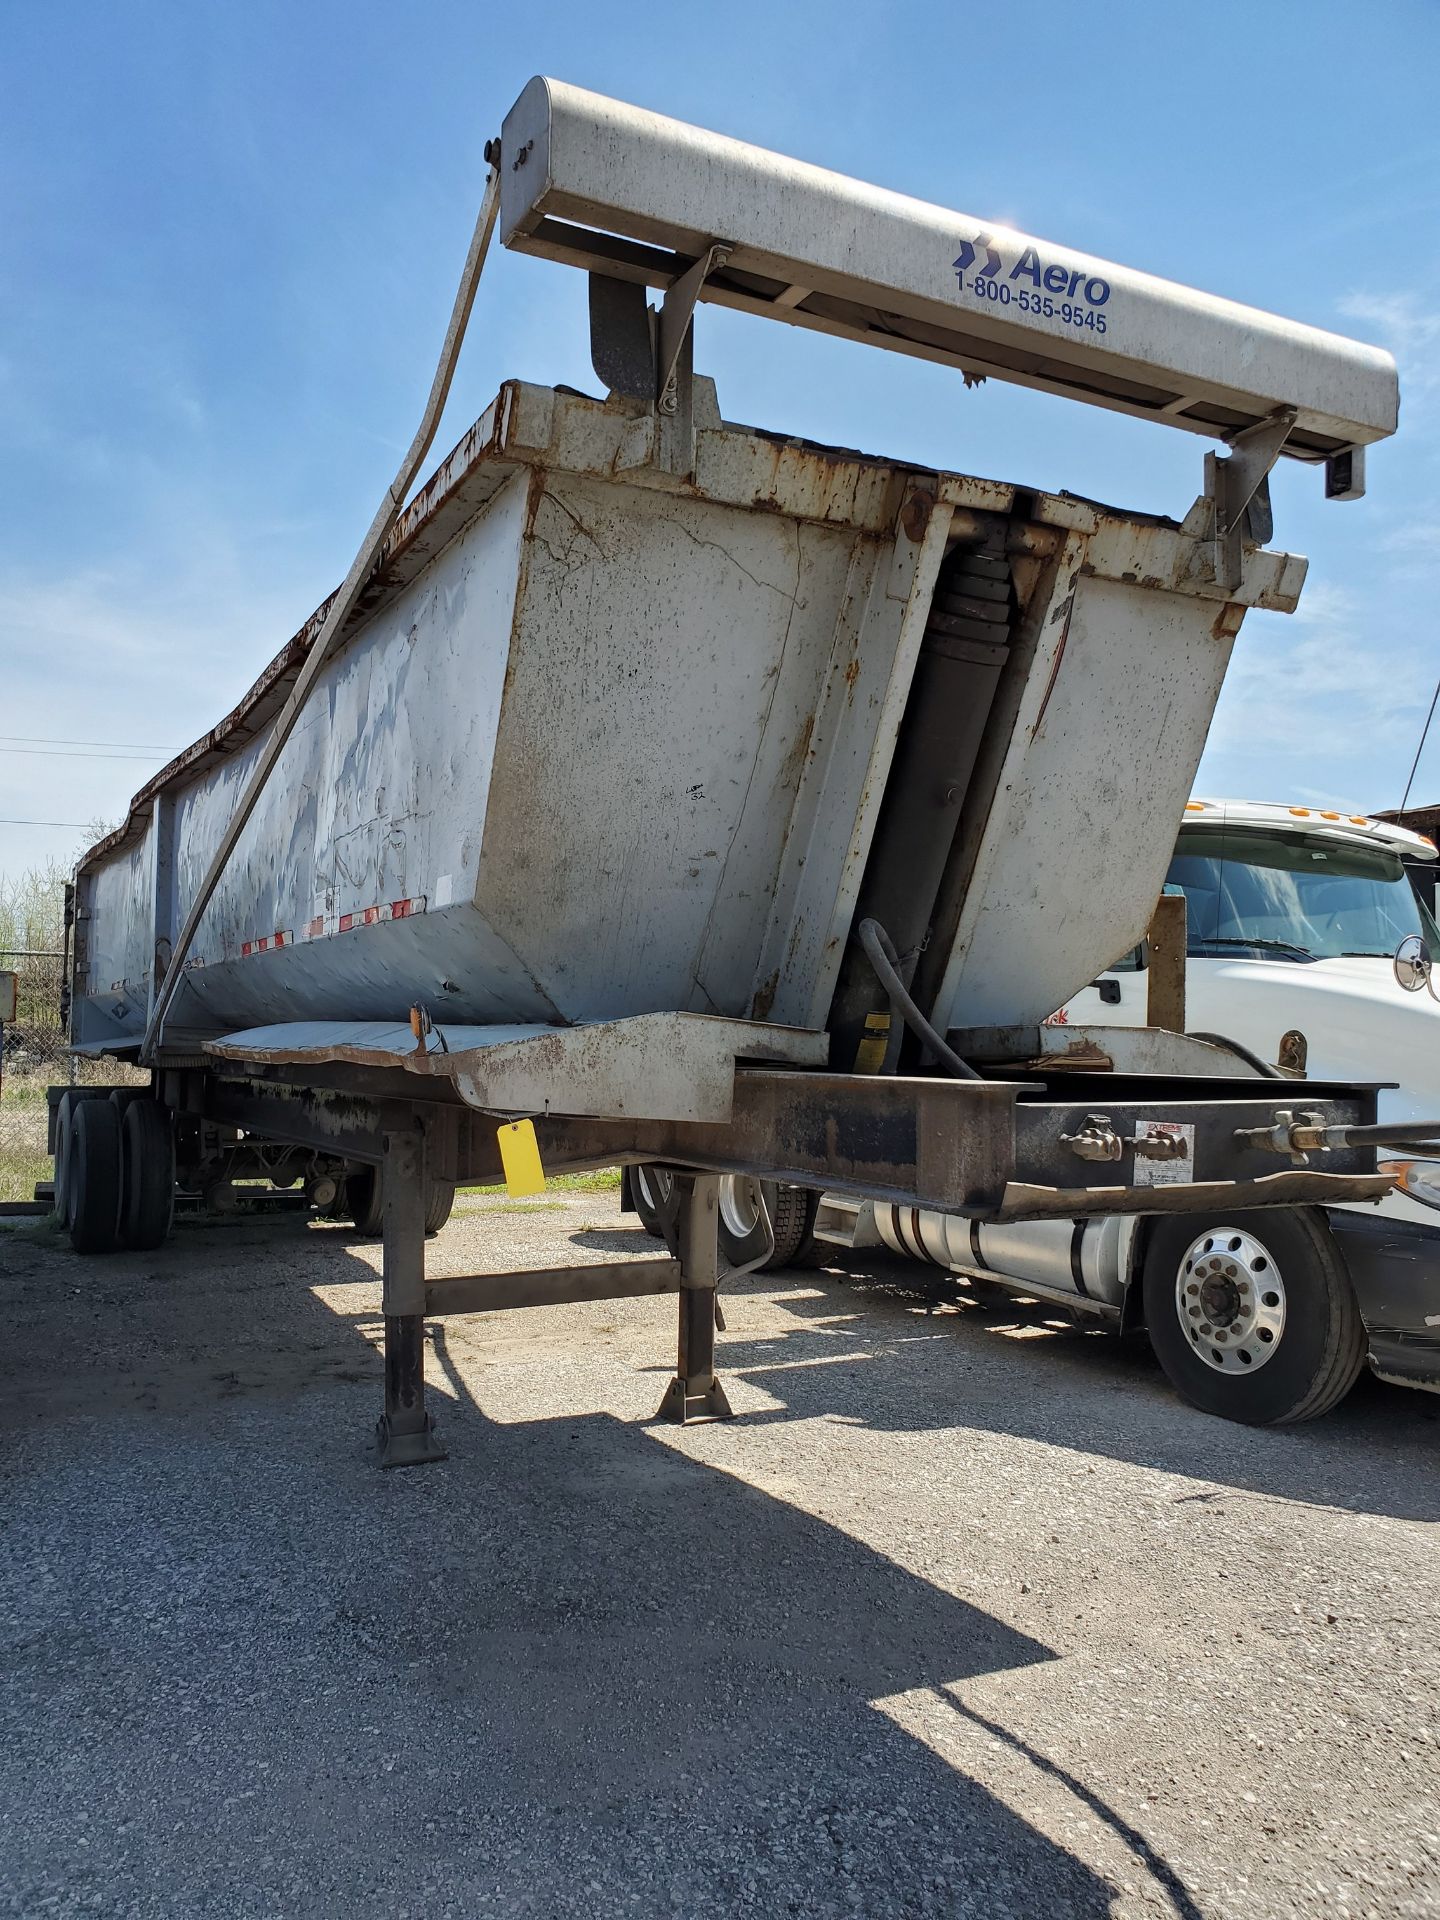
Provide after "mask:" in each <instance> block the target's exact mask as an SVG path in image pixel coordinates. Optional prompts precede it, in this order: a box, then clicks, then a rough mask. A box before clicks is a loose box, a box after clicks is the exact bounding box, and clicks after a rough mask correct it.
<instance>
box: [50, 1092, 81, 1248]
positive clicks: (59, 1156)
mask: <svg viewBox="0 0 1440 1920" xmlns="http://www.w3.org/2000/svg"><path fill="white" fill-rule="evenodd" d="M79 1104H80V1103H79V1102H78V1101H76V1100H72V1099H71V1097H70V1095H69V1094H68V1093H62V1094H61V1096H60V1099H59V1102H58V1104H57V1105H56V1108H55V1195H54V1199H53V1201H52V1202H51V1204H52V1206H53V1207H54V1209H55V1218H56V1219H57V1220H58V1221H59V1222H60V1225H61V1226H62V1227H65V1228H67V1229H68V1228H69V1225H70V1196H71V1194H72V1193H73V1192H74V1190H75V1109H76V1107H77V1106H78V1105H79Z"/></svg>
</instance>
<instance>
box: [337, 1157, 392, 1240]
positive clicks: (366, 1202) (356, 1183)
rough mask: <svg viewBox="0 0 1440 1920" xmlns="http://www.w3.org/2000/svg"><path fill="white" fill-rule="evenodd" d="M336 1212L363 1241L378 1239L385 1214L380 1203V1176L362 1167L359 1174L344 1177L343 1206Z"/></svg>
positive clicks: (373, 1170)
mask: <svg viewBox="0 0 1440 1920" xmlns="http://www.w3.org/2000/svg"><path fill="white" fill-rule="evenodd" d="M338 1211H339V1213H340V1214H341V1215H342V1217H343V1218H345V1219H348V1220H349V1221H350V1222H351V1224H352V1225H353V1226H354V1228H355V1231H356V1232H357V1233H358V1234H362V1235H363V1236H364V1238H365V1239H367V1240H376V1239H378V1238H379V1237H380V1235H381V1234H382V1233H383V1232H384V1230H385V1212H384V1208H383V1207H382V1206H381V1203H380V1175H379V1173H378V1171H377V1170H376V1169H375V1168H374V1167H362V1168H361V1169H360V1171H359V1173H351V1174H347V1175H346V1177H345V1188H344V1199H343V1205H342V1206H341V1207H340V1208H339V1209H338Z"/></svg>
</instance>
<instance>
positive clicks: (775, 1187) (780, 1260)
mask: <svg viewBox="0 0 1440 1920" xmlns="http://www.w3.org/2000/svg"><path fill="white" fill-rule="evenodd" d="M757 1188H763V1191H764V1195H765V1201H766V1204H767V1206H768V1207H769V1210H770V1223H771V1225H772V1226H773V1228H774V1230H775V1247H774V1251H773V1252H772V1253H770V1254H768V1255H767V1256H766V1258H765V1259H764V1260H761V1261H760V1264H759V1266H758V1267H757V1268H756V1269H755V1270H756V1271H757V1272H759V1273H767V1272H769V1271H770V1269H771V1268H773V1267H788V1266H790V1265H791V1264H792V1263H793V1262H794V1261H795V1260H796V1259H797V1258H798V1257H800V1256H801V1255H802V1254H803V1253H805V1252H806V1251H808V1248H809V1243H810V1228H811V1226H812V1224H813V1222H814V1219H815V1212H814V1205H813V1200H812V1195H811V1194H810V1193H809V1192H808V1191H807V1190H806V1189H805V1188H804V1187H782V1186H780V1185H779V1184H778V1183H777V1182H776V1181H774V1180H765V1181H760V1180H757V1179H756V1178H755V1177H754V1175H752V1174H743V1173H727V1174H725V1175H724V1176H723V1178H722V1179H721V1181H720V1252H721V1255H722V1256H723V1258H724V1259H726V1260H727V1261H728V1262H729V1263H730V1265H731V1266H732V1267H748V1266H749V1265H750V1263H751V1261H752V1260H757V1259H759V1256H760V1251H761V1249H762V1248H763V1247H764V1245H765V1239H766V1235H765V1222H764V1220H763V1219H762V1217H761V1214H760V1198H759V1194H758V1193H757V1191H756V1189H757Z"/></svg>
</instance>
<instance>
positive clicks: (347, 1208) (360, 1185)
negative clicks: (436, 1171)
mask: <svg viewBox="0 0 1440 1920" xmlns="http://www.w3.org/2000/svg"><path fill="white" fill-rule="evenodd" d="M454 1205H455V1186H454V1183H453V1181H450V1180H431V1181H430V1182H428V1184H427V1186H426V1191H425V1232H426V1235H427V1236H433V1235H434V1234H437V1233H439V1231H440V1229H441V1228H442V1227H443V1226H444V1224H445V1222H446V1221H447V1220H448V1219H449V1218H450V1212H451V1209H452V1208H453V1207H454ZM334 1212H335V1215H336V1217H338V1218H339V1219H342V1220H349V1221H351V1222H352V1223H353V1225H354V1228H355V1231H356V1233H358V1234H360V1235H361V1236H362V1237H363V1238H365V1239H366V1240H379V1239H380V1238H381V1237H382V1236H383V1234H384V1232H385V1203H384V1201H383V1200H382V1199H381V1197H380V1170H379V1168H378V1167H364V1168H362V1169H361V1171H360V1172H359V1173H351V1174H347V1175H346V1178H345V1185H344V1187H343V1189H342V1191H341V1197H340V1200H339V1202H338V1204H337V1205H336V1207H335V1209H334Z"/></svg>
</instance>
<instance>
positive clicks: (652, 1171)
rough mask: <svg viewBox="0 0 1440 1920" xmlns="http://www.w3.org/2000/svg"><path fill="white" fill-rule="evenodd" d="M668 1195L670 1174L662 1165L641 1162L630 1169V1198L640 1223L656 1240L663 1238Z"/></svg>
mask: <svg viewBox="0 0 1440 1920" xmlns="http://www.w3.org/2000/svg"><path fill="white" fill-rule="evenodd" d="M669 1197H670V1175H669V1174H668V1173H667V1172H666V1171H665V1169H664V1168H663V1167H654V1166H650V1165H648V1164H644V1163H642V1164H641V1165H639V1166H634V1167H631V1169H630V1198H631V1201H632V1202H633V1204H634V1207H635V1211H636V1213H638V1214H639V1216H640V1225H641V1226H642V1227H643V1228H644V1229H645V1231H646V1233H648V1234H650V1235H651V1236H652V1237H653V1238H654V1239H656V1240H663V1239H664V1238H665V1220H664V1209H665V1203H666V1201H667V1200H668V1199H669Z"/></svg>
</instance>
